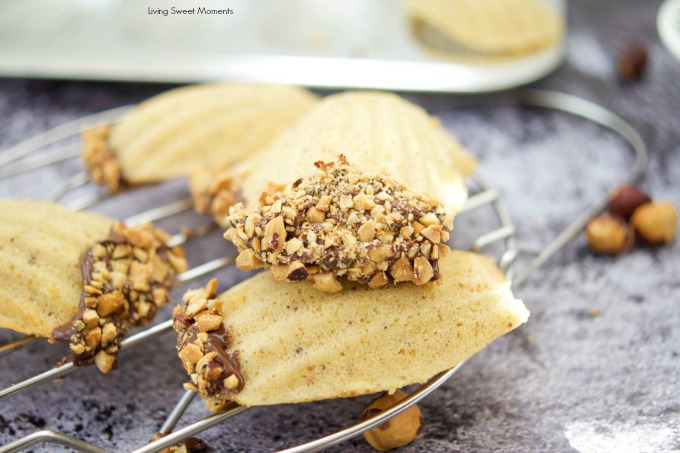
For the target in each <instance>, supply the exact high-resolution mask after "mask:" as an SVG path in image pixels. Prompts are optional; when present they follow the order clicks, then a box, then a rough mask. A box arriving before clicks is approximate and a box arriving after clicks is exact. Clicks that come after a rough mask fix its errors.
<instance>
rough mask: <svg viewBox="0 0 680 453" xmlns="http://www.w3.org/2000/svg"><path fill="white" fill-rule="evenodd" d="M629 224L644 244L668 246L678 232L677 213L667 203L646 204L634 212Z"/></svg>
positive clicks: (671, 205)
mask: <svg viewBox="0 0 680 453" xmlns="http://www.w3.org/2000/svg"><path fill="white" fill-rule="evenodd" d="M631 223H632V225H633V227H634V228H635V233H636V234H637V237H638V238H639V239H640V240H641V241H642V242H644V243H645V244H648V245H662V244H668V243H670V242H673V240H674V239H675V234H676V232H677V230H678V213H677V211H676V210H675V206H673V204H672V203H669V202H659V203H646V204H643V205H642V206H640V207H639V208H637V209H636V210H635V212H634V213H633V216H632V217H631Z"/></svg>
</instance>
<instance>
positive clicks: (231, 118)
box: [82, 84, 317, 192]
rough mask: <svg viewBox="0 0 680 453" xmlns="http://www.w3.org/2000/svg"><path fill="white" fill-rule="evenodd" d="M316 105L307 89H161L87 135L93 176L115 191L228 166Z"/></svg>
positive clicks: (226, 86)
mask: <svg viewBox="0 0 680 453" xmlns="http://www.w3.org/2000/svg"><path fill="white" fill-rule="evenodd" d="M316 103H317V97H316V96H315V95H314V94H312V93H311V92H309V91H306V90H304V89H302V88H297V87H291V86H277V85H241V84H207V85H194V86H188V87H183V88H178V89H175V90H171V91H168V92H166V93H162V94H160V95H158V96H155V97H153V98H151V99H149V100H147V101H145V102H142V103H141V104H139V106H137V107H135V108H134V109H132V110H131V111H130V112H128V113H127V114H126V115H124V116H123V117H122V118H121V120H120V121H119V122H118V123H116V124H115V125H113V126H101V127H97V128H94V129H91V130H88V131H86V132H84V133H83V148H82V155H83V160H84V162H85V166H86V168H87V169H88V172H89V174H90V179H91V180H92V181H94V182H97V183H102V184H106V186H107V187H108V189H109V190H110V191H111V192H115V191H117V190H119V189H120V188H121V187H122V186H125V185H136V184H144V183H150V182H157V181H162V180H166V179H170V178H176V177H181V176H188V175H189V174H190V173H191V172H192V171H195V170H198V169H200V168H203V167H210V168H213V167H214V166H220V165H229V164H232V163H234V162H237V161H239V160H240V159H243V158H245V157H249V156H251V155H252V154H253V153H256V152H257V151H259V150H260V149H261V148H263V147H264V146H265V145H267V144H269V142H270V141H271V140H272V139H273V138H274V137H276V136H277V135H278V134H279V133H280V132H281V131H282V130H283V129H285V128H287V127H289V126H291V125H293V124H294V123H295V122H297V120H298V119H299V118H300V117H301V116H302V115H304V114H305V113H306V112H307V111H308V110H310V109H311V108H312V107H313V106H314V105H315V104H316Z"/></svg>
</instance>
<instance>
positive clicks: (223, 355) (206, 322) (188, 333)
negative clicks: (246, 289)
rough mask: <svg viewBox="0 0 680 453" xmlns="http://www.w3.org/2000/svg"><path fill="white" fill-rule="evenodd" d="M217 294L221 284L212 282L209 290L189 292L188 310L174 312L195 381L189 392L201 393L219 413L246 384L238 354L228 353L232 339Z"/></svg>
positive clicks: (181, 351)
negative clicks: (224, 322) (224, 321)
mask: <svg viewBox="0 0 680 453" xmlns="http://www.w3.org/2000/svg"><path fill="white" fill-rule="evenodd" d="M216 290H217V280H216V279H212V280H211V281H210V282H209V283H208V285H207V286H206V287H205V288H200V289H194V290H189V291H187V292H186V293H185V294H184V306H183V307H179V306H178V307H175V310H174V312H173V321H174V324H173V326H174V329H175V333H176V334H177V351H178V355H179V358H180V359H181V360H182V364H183V365H184V368H185V369H186V370H187V373H189V376H190V378H191V381H190V382H188V383H186V384H185V388H186V389H189V390H194V391H197V392H199V393H200V394H201V396H202V397H203V398H205V399H206V405H207V407H208V409H210V410H212V411H215V412H217V411H220V410H222V409H223V408H224V407H225V405H226V404H227V403H229V402H230V401H231V399H230V395H233V394H234V393H238V392H240V391H241V390H242V389H243V386H244V384H245V383H244V379H243V375H242V374H241V372H240V369H239V360H238V351H235V352H233V353H228V352H226V350H227V349H228V347H229V335H228V333H227V332H226V330H225V329H224V327H223V326H222V315H221V312H222V302H221V301H220V300H218V299H216V298H215V291H216ZM196 307H200V310H198V311H197V310H196Z"/></svg>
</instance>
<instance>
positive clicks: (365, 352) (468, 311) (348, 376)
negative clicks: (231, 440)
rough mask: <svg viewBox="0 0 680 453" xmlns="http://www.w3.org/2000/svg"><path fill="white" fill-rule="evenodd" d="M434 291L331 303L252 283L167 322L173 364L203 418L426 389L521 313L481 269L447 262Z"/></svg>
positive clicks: (403, 289) (199, 297) (205, 296)
mask: <svg viewBox="0 0 680 453" xmlns="http://www.w3.org/2000/svg"><path fill="white" fill-rule="evenodd" d="M440 271H441V272H442V273H443V274H444V275H445V276H446V278H445V279H444V281H443V283H442V284H441V285H428V286H426V287H416V286H413V285H400V286H398V287H396V288H394V289H393V290H391V291H373V290H371V289H370V288H368V287H366V286H365V285H360V284H356V283H351V284H349V285H350V286H351V291H344V292H342V293H337V294H328V293H323V292H320V291H316V290H315V289H314V288H312V283H311V282H302V283H300V284H298V285H283V284H281V283H279V282H277V281H276V280H275V279H274V277H273V276H272V275H271V274H270V273H260V274H258V275H256V276H254V277H252V278H250V279H248V280H246V281H244V282H242V283H240V284H238V285H236V286H234V287H232V288H231V289H229V290H228V291H226V292H224V293H222V294H220V295H216V288H217V282H216V281H215V280H213V281H211V282H210V283H209V284H208V285H207V287H206V288H201V289H197V290H190V291H188V292H187V293H186V294H185V296H184V305H183V306H182V307H176V309H175V311H174V329H175V332H176V333H177V348H178V353H179V357H180V360H181V361H182V364H183V366H184V368H185V369H186V370H187V373H188V374H189V376H190V381H189V382H188V383H187V384H185V387H186V388H187V389H191V390H194V391H197V392H199V393H200V394H201V396H202V397H203V398H204V399H205V400H206V406H207V407H208V408H209V409H211V410H214V411H218V410H221V409H222V408H224V407H225V405H226V404H228V403H229V402H230V401H235V402H237V403H239V404H242V405H245V406H258V405H269V404H282V403H300V402H306V401H315V400H320V399H328V398H340V397H350V396H356V395H362V394H368V393H376V392H379V391H394V390H396V389H398V388H401V387H404V386H406V385H409V384H413V383H422V382H425V381H427V380H428V379H429V378H431V377H432V376H434V375H435V374H436V373H438V372H441V371H444V370H446V369H449V368H452V367H454V366H456V365H457V364H459V363H461V362H462V361H464V360H466V359H468V358H469V357H470V356H472V355H474V354H475V353H476V352H478V351H479V350H480V349H482V348H483V347H485V346H486V345H487V344H489V343H490V342H491V341H493V340H494V339H496V338H497V337H499V336H501V335H504V334H505V333H507V332H509V331H511V330H513V329H515V328H516V327H518V326H519V325H520V324H522V323H523V322H525V321H526V320H527V318H528V315H529V312H528V311H527V309H526V308H525V307H524V305H523V304H522V302H521V301H520V300H518V299H515V298H514V296H513V295H512V292H511V290H510V284H509V283H508V282H507V281H506V280H505V278H504V276H503V275H502V273H501V272H500V271H499V270H498V268H497V267H496V266H495V264H494V263H493V261H492V260H491V259H490V258H488V257H483V256H480V255H476V254H473V253H469V252H459V251H452V252H451V253H450V254H449V255H447V256H446V257H445V258H443V259H442V260H441V261H440Z"/></svg>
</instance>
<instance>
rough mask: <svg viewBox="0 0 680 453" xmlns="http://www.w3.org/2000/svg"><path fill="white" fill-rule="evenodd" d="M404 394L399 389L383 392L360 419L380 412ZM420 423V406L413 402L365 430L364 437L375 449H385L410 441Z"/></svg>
mask: <svg viewBox="0 0 680 453" xmlns="http://www.w3.org/2000/svg"><path fill="white" fill-rule="evenodd" d="M406 396H407V395H406V393H404V392H403V391H401V390H397V391H396V392H394V393H393V394H392V395H390V394H388V393H383V394H382V395H381V396H379V397H378V398H376V399H375V400H373V401H372V402H371V403H370V404H369V405H368V407H366V410H364V413H363V415H362V417H361V419H362V420H365V419H367V418H369V417H372V416H374V415H376V414H378V413H380V412H382V411H383V410H385V409H387V408H389V407H390V406H392V405H394V404H396V403H397V402H399V401H401V400H402V399H404V398H406ZM421 425H422V414H421V412H420V408H419V407H418V406H417V405H416V404H414V405H413V406H411V407H409V408H408V409H406V410H405V411H403V412H401V413H399V414H398V415H396V416H394V417H392V418H391V419H389V420H388V421H386V422H385V423H383V424H381V425H378V426H377V427H375V428H373V429H371V430H370V431H366V432H365V433H364V438H365V439H366V441H367V442H368V443H369V444H370V445H371V446H372V447H373V448H375V449H376V450H379V451H387V450H391V449H393V448H398V447H402V446H404V445H406V444H408V443H410V442H412V441H413V440H414V439H415V438H416V437H417V436H418V434H419V433H420V428H421Z"/></svg>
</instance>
